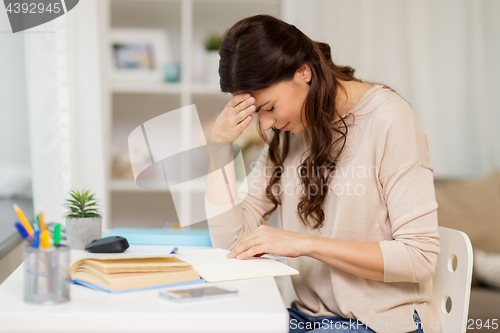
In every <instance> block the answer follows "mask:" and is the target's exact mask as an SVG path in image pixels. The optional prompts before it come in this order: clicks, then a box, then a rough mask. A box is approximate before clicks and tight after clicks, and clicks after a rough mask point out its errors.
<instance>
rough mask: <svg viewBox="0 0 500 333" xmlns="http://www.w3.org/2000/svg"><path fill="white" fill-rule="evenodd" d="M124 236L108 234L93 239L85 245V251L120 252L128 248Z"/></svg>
mask: <svg viewBox="0 0 500 333" xmlns="http://www.w3.org/2000/svg"><path fill="white" fill-rule="evenodd" d="M129 246H130V245H129V244H128V241H127V239H126V238H124V237H121V236H110V237H106V238H101V239H96V240H93V241H92V242H91V243H89V244H87V245H85V251H88V252H92V253H122V252H124V251H125V250H126V249H128V248H129Z"/></svg>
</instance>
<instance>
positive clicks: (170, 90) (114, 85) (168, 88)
mask: <svg viewBox="0 0 500 333" xmlns="http://www.w3.org/2000/svg"><path fill="white" fill-rule="evenodd" d="M111 91H112V92H114V93H124V94H128V93H147V94H150V93H152V94H180V93H181V92H182V85H181V84H180V83H166V82H143V81H113V82H111Z"/></svg>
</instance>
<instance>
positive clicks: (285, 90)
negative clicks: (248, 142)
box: [250, 64, 311, 134]
mask: <svg viewBox="0 0 500 333" xmlns="http://www.w3.org/2000/svg"><path fill="white" fill-rule="evenodd" d="M310 81H311V68H310V67H309V65H307V64H304V65H303V66H302V67H301V68H299V69H298V70H297V71H296V72H295V75H294V77H293V79H292V80H290V81H285V82H280V83H277V84H274V85H272V86H270V87H268V88H265V89H261V90H256V91H253V92H251V93H250V94H251V95H252V96H253V97H254V98H255V107H256V113H257V115H258V117H259V121H260V125H261V127H262V129H263V130H264V131H268V130H269V129H270V128H271V127H276V128H277V129H281V130H283V131H292V132H293V133H295V134H301V133H303V132H304V131H305V129H306V127H307V124H306V122H305V116H304V104H305V100H306V97H307V94H308V93H309V88H310V86H309V84H308V83H309V82H310ZM301 118H302V119H301ZM301 120H302V121H301Z"/></svg>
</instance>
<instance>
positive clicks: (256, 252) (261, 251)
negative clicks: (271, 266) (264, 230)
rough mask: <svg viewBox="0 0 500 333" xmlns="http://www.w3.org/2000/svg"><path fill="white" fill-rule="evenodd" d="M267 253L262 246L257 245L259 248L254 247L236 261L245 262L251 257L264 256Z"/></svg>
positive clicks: (240, 255)
mask: <svg viewBox="0 0 500 333" xmlns="http://www.w3.org/2000/svg"><path fill="white" fill-rule="evenodd" d="M264 253H266V251H265V250H264V247H263V246H262V245H257V246H254V247H252V248H250V249H248V250H246V251H245V252H242V253H241V254H239V255H238V256H237V257H236V259H240V260H244V259H246V258H250V257H254V256H256V255H259V254H260V255H262V254H264Z"/></svg>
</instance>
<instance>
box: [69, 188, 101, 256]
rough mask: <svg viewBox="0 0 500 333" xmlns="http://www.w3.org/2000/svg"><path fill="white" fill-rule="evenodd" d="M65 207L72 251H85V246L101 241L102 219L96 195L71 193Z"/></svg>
mask: <svg viewBox="0 0 500 333" xmlns="http://www.w3.org/2000/svg"><path fill="white" fill-rule="evenodd" d="M69 195H70V197H69V198H67V199H66V202H65V203H64V206H65V207H66V208H68V212H67V213H66V214H65V215H64V217H65V218H66V237H67V239H68V244H69V246H70V247H71V248H72V249H75V250H84V249H85V245H87V244H89V243H91V242H92V241H93V240H95V239H101V232H102V217H101V213H100V212H99V209H98V204H97V203H98V202H97V199H96V198H95V194H93V193H90V191H89V190H86V191H85V190H83V191H81V192H80V191H74V190H72V191H70V192H69Z"/></svg>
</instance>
